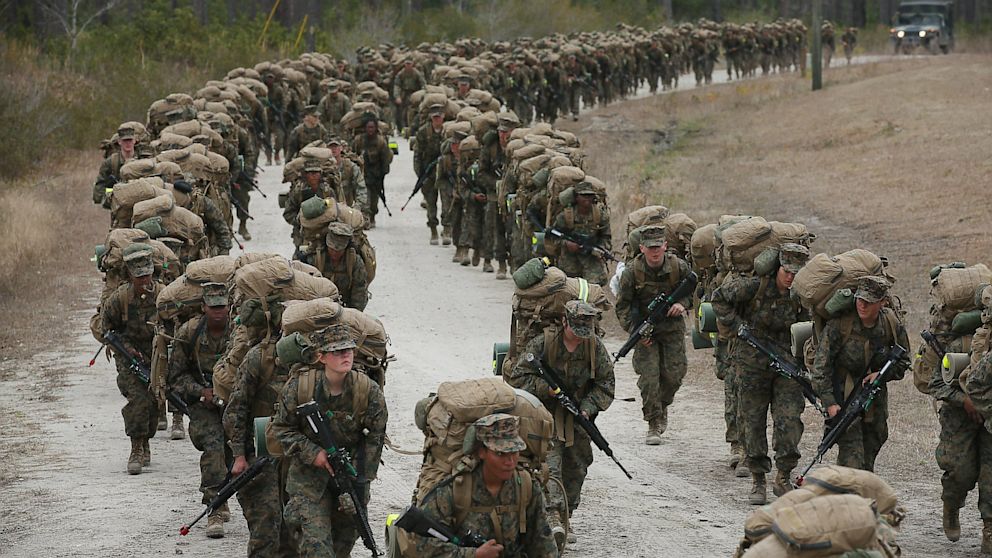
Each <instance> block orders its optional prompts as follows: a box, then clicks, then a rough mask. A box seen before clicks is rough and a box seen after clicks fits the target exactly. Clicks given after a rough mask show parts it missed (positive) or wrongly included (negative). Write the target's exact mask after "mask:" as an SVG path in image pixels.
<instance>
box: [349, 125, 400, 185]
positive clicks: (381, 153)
mask: <svg viewBox="0 0 992 558" xmlns="http://www.w3.org/2000/svg"><path fill="white" fill-rule="evenodd" d="M351 150H352V151H354V152H355V153H357V154H359V155H361V156H362V157H363V158H364V159H365V176H366V178H376V179H378V180H382V179H383V178H384V177H385V176H386V175H387V174H389V165H390V163H392V162H393V152H392V150H391V149H389V143H388V142H387V141H386V138H384V137H382V134H376V135H374V136H372V137H371V138H370V137H369V136H368V134H365V133H364V132H363V133H360V134H358V135H357V136H355V139H354V141H352V142H351Z"/></svg>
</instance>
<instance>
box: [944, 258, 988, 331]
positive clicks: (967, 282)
mask: <svg viewBox="0 0 992 558" xmlns="http://www.w3.org/2000/svg"><path fill="white" fill-rule="evenodd" d="M988 283H992V270H989V268H988V266H986V265H985V264H981V263H980V264H976V265H973V266H970V267H937V268H935V269H934V270H933V271H931V279H930V297H931V298H932V300H933V304H934V307H935V315H934V316H933V317H932V318H931V324H930V325H931V328H932V329H934V328H937V329H934V332H935V333H939V332H942V331H940V329H943V328H944V327H946V326H949V325H950V324H951V322H952V321H953V319H954V317H955V316H957V315H958V314H960V313H962V312H968V311H970V310H975V309H976V308H978V307H979V306H978V302H979V301H976V300H975V291H976V290H977V289H978V287H979V286H980V285H982V284H988ZM938 320H939V321H940V322H942V323H934V322H935V321H938Z"/></svg>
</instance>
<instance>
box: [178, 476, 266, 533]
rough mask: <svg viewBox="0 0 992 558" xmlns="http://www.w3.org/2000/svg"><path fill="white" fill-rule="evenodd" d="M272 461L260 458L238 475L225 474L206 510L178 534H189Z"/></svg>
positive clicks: (181, 528)
mask: <svg viewBox="0 0 992 558" xmlns="http://www.w3.org/2000/svg"><path fill="white" fill-rule="evenodd" d="M272 461H273V459H272V458H271V457H261V458H259V459H257V460H256V461H255V462H254V463H252V464H251V467H248V468H247V469H245V471H244V472H243V473H241V474H240V475H238V476H236V477H234V478H233V479H232V478H231V473H230V472H229V473H228V474H227V478H226V479H224V482H223V486H221V488H220V491H218V492H217V495H216V496H214V498H213V500H210V503H209V504H207V507H206V509H204V510H203V511H202V512H200V515H198V516H196V519H194V520H193V521H192V523H187V524H186V525H183V526H182V527H180V528H179V534H180V535H182V536H184V537H185V536H186V535H188V534H189V530H190V529H192V528H193V526H194V525H196V524H197V522H198V521H200V520H201V519H203V517H204V516H206V515H209V514H212V513H214V512H215V511H217V510H218V509H220V507H221V506H223V505H224V503H225V502H227V501H228V500H230V499H231V496H234V495H235V494H237V492H238V491H239V490H241V489H242V488H244V487H245V486H246V485H247V484H248V483H250V482H251V481H252V480H254V479H255V477H257V476H258V475H259V474H261V472H262V469H264V468H265V466H266V465H268V464H269V463H270V462H272Z"/></svg>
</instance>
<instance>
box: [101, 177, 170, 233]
mask: <svg viewBox="0 0 992 558" xmlns="http://www.w3.org/2000/svg"><path fill="white" fill-rule="evenodd" d="M166 194H168V192H167V191H166V190H165V183H164V182H163V181H162V179H161V178H158V177H147V178H139V179H137V180H131V181H129V182H118V183H117V184H115V185H114V192H113V194H112V195H111V198H110V220H111V223H112V226H124V227H127V226H130V225H131V223H132V217H133V215H134V213H133V212H134V206H135V204H137V203H139V202H143V201H146V200H150V199H152V198H155V197H158V196H162V195H166ZM140 221H143V219H139V220H138V221H134V222H135V223H137V222H140Z"/></svg>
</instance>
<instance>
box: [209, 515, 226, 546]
mask: <svg viewBox="0 0 992 558" xmlns="http://www.w3.org/2000/svg"><path fill="white" fill-rule="evenodd" d="M207 537H209V538H211V539H222V538H224V518H223V517H221V516H220V514H219V513H217V512H214V513H212V514H210V515H208V516H207Z"/></svg>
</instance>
